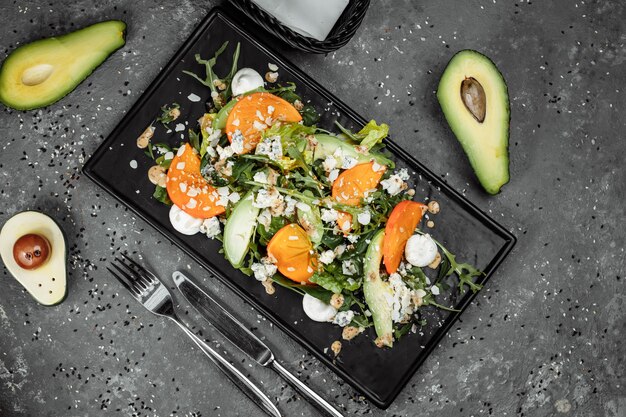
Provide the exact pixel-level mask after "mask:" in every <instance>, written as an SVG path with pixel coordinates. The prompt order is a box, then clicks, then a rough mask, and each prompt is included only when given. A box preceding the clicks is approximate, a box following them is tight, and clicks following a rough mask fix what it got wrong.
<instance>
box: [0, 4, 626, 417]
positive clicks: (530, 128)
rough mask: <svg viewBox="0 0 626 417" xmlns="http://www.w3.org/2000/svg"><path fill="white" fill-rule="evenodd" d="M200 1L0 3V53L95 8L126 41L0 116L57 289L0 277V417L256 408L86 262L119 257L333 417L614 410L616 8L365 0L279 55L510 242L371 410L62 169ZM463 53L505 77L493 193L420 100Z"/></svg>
mask: <svg viewBox="0 0 626 417" xmlns="http://www.w3.org/2000/svg"><path fill="white" fill-rule="evenodd" d="M213 3H214V2H209V1H204V2H192V1H189V0H181V1H177V2H166V1H157V2H153V1H147V0H135V1H132V2H130V1H127V2H125V1H115V0H103V1H100V2H89V1H84V0H78V1H76V0H74V1H55V2H42V1H29V2H19V1H9V0H2V7H1V9H2V13H1V14H0V24H1V25H2V28H3V29H2V37H1V38H0V59H3V58H4V57H5V56H6V54H7V53H8V52H9V51H10V50H11V49H13V48H14V47H15V46H16V45H18V44H22V43H25V42H27V41H30V40H34V39H37V38H40V37H43V36H51V35H53V34H58V33H64V32H67V31H70V30H72V29H75V28H78V27H81V26H83V25H86V24H88V23H91V22H95V21H99V20H104V19H108V18H122V19H124V20H125V21H127V22H128V25H129V32H128V41H127V44H126V46H125V47H124V48H123V49H122V50H120V51H118V52H117V53H115V54H114V55H113V56H112V57H111V58H110V59H109V60H107V61H106V62H105V63H104V64H103V65H102V67H101V68H100V69H98V70H97V71H96V72H95V73H94V74H93V75H92V76H91V77H90V78H89V79H88V80H87V81H86V82H84V83H83V84H82V85H80V86H79V87H78V88H77V89H76V90H75V91H74V92H73V93H71V94H70V95H69V96H68V97H66V98H64V99H63V100H62V101H60V102H58V103H56V104H54V105H52V106H50V107H48V108H45V109H43V110H38V111H29V112H17V111H12V110H8V109H6V108H2V109H1V110H0V148H1V150H0V222H2V223H4V221H6V219H7V218H8V217H9V216H10V215H12V214H13V213H15V212H16V211H20V210H24V209H40V210H44V211H46V212H47V213H49V214H50V215H52V216H53V217H55V218H56V219H58V220H59V221H60V222H61V224H62V226H63V228H64V229H65V231H66V233H67V236H68V239H69V246H70V257H69V268H70V277H69V295H68V297H67V299H66V300H65V301H64V302H63V303H62V304H61V305H59V306H56V307H52V308H45V307H41V306H39V305H37V304H36V303H35V302H34V301H33V300H32V299H31V298H30V297H29V296H28V295H27V294H25V293H24V291H23V290H22V289H21V287H20V286H19V284H18V283H17V282H15V281H14V280H13V279H11V278H10V277H9V276H8V274H7V272H6V269H4V268H3V272H2V275H1V276H0V285H1V286H2V290H1V291H0V415H2V416H86V415H101V414H103V411H102V410H106V411H107V412H108V413H109V414H113V415H143V416H152V415H156V416H168V415H183V416H199V415H202V416H235V415H258V414H259V412H258V410H257V409H256V408H255V407H254V406H253V405H252V404H251V403H250V402H249V401H248V400H247V399H246V398H245V397H244V396H243V395H242V394H240V393H239V392H238V391H237V390H236V389H235V388H234V387H233V385H232V384H231V383H230V382H229V381H228V380H226V379H225V378H224V377H223V376H222V375H221V373H220V372H219V371H218V370H217V369H216V368H215V367H214V366H213V365H212V364H210V363H209V362H208V361H207V360H205V358H204V357H203V356H202V355H201V354H200V353H199V352H198V351H197V350H195V349H193V348H192V347H191V344H190V343H189V341H188V340H187V339H185V338H183V337H180V335H179V334H178V333H174V332H176V331H177V330H172V329H173V328H172V326H171V324H169V323H165V322H164V321H163V320H160V319H158V318H156V317H153V316H151V315H149V314H148V313H147V312H145V311H144V310H143V309H142V307H140V306H139V305H138V304H136V302H135V301H134V300H132V299H131V298H130V297H129V296H128V295H127V294H125V293H121V292H120V293H118V291H119V289H120V288H119V286H118V285H117V283H114V282H112V279H111V277H109V276H108V274H107V273H106V271H105V270H104V266H105V264H106V263H107V262H108V261H109V260H110V259H111V257H112V255H113V254H114V253H115V252H116V251H117V250H119V249H127V248H131V247H132V248H135V249H137V250H140V251H142V252H145V253H146V258H147V259H148V260H149V261H152V262H153V263H155V262H158V265H159V266H160V267H161V268H162V269H163V270H164V271H172V270H174V269H177V268H184V269H188V270H189V271H191V273H193V274H195V276H198V277H204V278H205V279H204V284H205V285H206V286H207V287H208V288H210V289H211V290H212V291H214V292H216V293H217V294H219V296H220V297H221V298H222V299H223V300H224V301H225V302H226V303H227V304H228V305H229V306H230V307H231V308H232V309H234V310H236V311H238V312H239V313H240V315H241V316H242V317H243V319H244V321H245V322H246V323H247V324H248V325H249V326H250V327H253V328H254V330H255V331H256V332H257V333H258V334H259V335H262V336H263V337H264V338H265V340H266V341H267V343H268V344H269V345H270V346H271V347H273V348H274V349H275V350H276V352H277V353H278V356H279V357H281V358H283V361H284V363H285V364H286V366H287V367H288V368H290V369H292V370H297V371H298V373H299V374H300V376H301V377H302V378H304V379H305V380H306V381H307V382H308V383H309V384H310V385H312V386H313V387H315V388H316V389H318V390H320V391H323V392H325V395H326V397H327V398H329V399H330V400H331V401H332V402H333V403H335V404H338V405H340V406H341V407H344V408H345V410H346V414H347V415H361V414H373V415H389V416H392V415H397V416H414V415H423V416H430V415H432V416H482V415H494V416H505V415H508V416H513V415H524V416H554V415H563V416H568V415H571V416H607V417H618V416H622V417H623V416H626V361H625V360H624V358H625V357H626V347H625V346H626V344H625V343H624V338H625V337H626V290H625V281H626V261H625V253H624V246H625V244H626V242H625V240H626V232H625V227H624V220H625V219H626V213H625V206H626V204H625V202H624V201H625V199H626V171H625V170H624V162H623V161H624V154H626V140H625V139H624V131H625V125H624V120H625V119H624V111H626V98H625V93H624V91H623V89H624V85H625V84H626V45H625V43H626V35H624V33H625V32H626V24H625V23H624V22H626V5H624V4H621V3H620V2H617V1H613V2H609V1H603V2H583V1H555V2H548V1H545V2H541V1H537V2H530V1H515V2H514V1H496V0H477V1H460V0H459V1H454V2H453V1H446V2H444V1H436V0H425V1H412V0H405V1H398V0H393V1H392V0H387V1H374V2H372V5H371V9H370V12H369V13H368V15H367V17H366V18H365V21H364V24H363V26H362V27H361V29H360V30H359V31H358V32H357V34H356V36H355V38H354V39H353V40H352V42H350V44H348V45H347V46H346V47H344V48H343V49H341V50H339V51H338V52H336V53H332V54H329V55H327V56H312V55H305V54H301V53H296V52H286V54H287V55H288V56H289V57H290V58H291V59H292V60H293V61H294V62H295V63H296V64H297V65H299V66H300V67H301V68H302V69H303V70H304V71H305V72H306V73H308V74H310V75H312V76H313V77H314V78H315V79H316V80H318V81H319V82H320V83H321V84H322V85H324V86H326V87H327V88H329V89H330V90H331V91H334V92H335V93H336V94H337V96H339V97H340V98H342V99H343V100H344V101H346V102H347V103H348V104H349V105H351V106H352V107H353V108H354V109H355V110H356V111H357V112H359V113H361V114H363V115H366V116H368V117H373V118H376V119H377V120H383V121H386V122H388V123H389V124H390V125H391V126H392V133H393V135H394V138H395V140H396V141H397V142H399V143H401V144H402V145H403V146H405V147H406V149H408V150H409V151H410V152H412V153H414V154H415V155H418V157H419V159H421V160H422V161H425V162H426V163H427V165H428V166H429V167H430V168H431V169H432V170H433V171H434V172H436V173H439V174H441V176H442V177H443V178H444V179H445V180H446V181H447V182H448V183H450V184H451V185H452V186H453V187H455V188H457V189H459V190H462V191H463V193H464V194H465V195H466V196H467V197H468V198H469V199H470V200H472V201H473V202H475V203H476V204H477V205H478V206H480V207H481V208H483V209H484V210H486V211H487V212H488V213H490V214H491V215H492V216H493V217H494V218H496V219H497V220H498V221H500V222H501V223H502V224H504V225H505V226H507V227H508V228H509V229H510V230H511V231H512V232H513V233H514V234H515V235H516V236H517V237H518V238H519V242H518V244H517V246H516V248H515V249H514V251H513V253H512V255H511V256H510V257H509V258H508V259H507V261H506V262H505V263H504V265H503V266H502V267H501V268H500V269H499V270H498V272H497V274H496V275H495V277H494V278H493V279H492V280H491V281H490V282H489V283H488V285H487V286H486V288H485V289H484V290H483V291H482V293H481V294H480V295H479V296H478V297H477V298H476V300H475V302H474V303H473V305H472V306H471V307H470V308H469V309H468V310H467V311H466V312H465V314H464V315H463V317H462V320H461V321H460V322H458V323H457V325H455V326H454V328H453V329H452V331H450V333H449V334H448V335H447V337H445V338H444V339H443V341H442V343H441V345H440V346H439V348H438V349H437V350H436V351H435V352H434V353H433V355H432V356H431V357H430V358H429V359H428V360H427V361H426V363H425V364H424V366H423V367H422V368H421V369H420V370H419V371H418V372H417V373H416V375H415V376H414V377H413V379H412V380H411V381H410V383H409V385H408V386H407V388H406V389H405V390H404V391H403V392H402V393H401V394H400V396H399V397H398V398H397V400H396V401H395V403H394V404H393V405H392V406H391V407H390V408H389V409H388V410H387V411H386V412H383V411H380V410H377V409H375V408H372V407H370V405H369V404H368V403H367V402H365V401H364V400H363V399H362V398H360V397H359V395H358V394H357V393H356V392H354V391H353V390H352V389H351V388H349V387H348V386H347V385H346V384H344V383H342V382H341V381H340V380H339V379H338V378H337V377H335V376H334V375H333V374H331V373H330V372H329V371H328V370H327V369H326V368H325V367H323V366H322V365H320V364H319V363H318V362H317V361H316V360H314V359H312V358H310V357H309V356H308V355H307V354H306V353H305V351H304V349H303V348H301V347H300V346H299V345H297V344H296V343H295V342H294V341H292V340H290V339H289V338H288V337H287V336H286V335H285V334H283V333H282V332H281V331H279V330H278V329H275V328H274V327H272V326H271V325H270V324H269V322H268V321H266V320H265V319H263V318H262V317H261V316H260V315H259V314H258V313H257V312H256V311H254V310H253V309H252V308H251V307H250V306H248V305H245V304H244V303H242V301H241V300H240V299H238V298H236V297H235V296H234V295H233V294H232V293H231V292H230V291H229V290H227V289H226V288H225V287H224V286H223V285H221V284H220V283H219V282H217V281H216V280H215V279H211V278H210V277H208V276H207V274H206V273H204V272H203V271H202V270H200V268H199V267H198V266H197V265H196V264H194V262H192V261H191V259H189V258H188V257H187V256H185V255H183V253H182V252H181V251H180V250H178V249H177V248H176V247H174V246H173V245H171V244H169V243H167V242H164V241H163V240H162V238H161V237H160V236H159V235H158V234H157V232H155V231H154V230H152V229H151V228H150V227H149V226H147V225H146V224H145V223H144V222H143V221H140V220H137V219H136V218H135V217H134V216H133V215H132V214H130V213H129V212H128V211H127V210H126V209H124V208H123V207H122V206H120V205H119V204H118V203H116V202H115V201H114V200H113V199H112V198H110V197H108V196H106V195H105V194H104V192H102V191H101V190H100V189H98V187H97V186H96V185H94V184H93V183H92V182H90V181H89V180H88V179H86V178H85V177H84V176H83V175H82V174H81V167H82V166H83V164H84V162H85V160H86V159H87V158H88V157H89V155H91V153H93V151H94V150H95V149H96V148H97V147H98V145H99V144H100V143H101V141H102V140H103V138H104V137H105V136H106V135H107V134H108V133H109V132H110V131H111V130H112V129H113V127H114V126H115V125H116V123H118V121H119V120H120V119H121V117H122V116H123V114H124V113H125V112H126V111H127V110H128V109H129V108H130V106H131V105H132V104H133V103H134V102H135V100H137V98H138V97H139V95H140V94H141V92H142V91H143V90H144V89H145V88H146V87H147V85H148V84H149V83H150V81H151V80H152V79H153V78H154V77H155V76H156V74H157V73H158V72H159V70H160V67H161V66H163V65H164V64H165V63H166V62H167V60H168V59H169V57H170V56H171V55H172V54H173V53H174V52H175V51H176V50H177V48H178V47H179V46H180V45H181V44H182V43H183V41H184V40H185V39H186V37H187V36H188V35H189V34H190V33H191V31H192V30H193V28H194V27H195V25H196V24H197V23H198V22H199V21H200V20H201V19H202V18H203V17H204V15H205V14H206V13H207V11H208V10H209V9H210V8H211V7H212V6H213ZM464 48H473V49H478V50H480V51H482V52H484V53H485V54H486V55H488V56H490V57H491V58H492V59H493V60H494V61H495V62H496V63H497V65H498V66H499V68H500V69H501V71H502V72H503V74H504V76H505V78H506V79H507V81H508V86H509V94H510V99H511V109H512V124H511V146H510V150H511V178H512V179H511V182H510V184H508V185H507V186H506V187H505V189H504V192H503V193H502V194H501V195H499V196H497V197H487V196H486V195H485V194H484V193H483V192H482V191H481V190H480V188H479V187H478V186H477V184H476V182H475V180H474V179H473V176H472V172H471V170H470V168H469V165H468V164H467V163H466V162H465V159H464V155H463V153H462V151H461V149H460V147H459V146H458V145H457V144H456V142H455V139H454V138H453V136H452V134H451V132H450V131H449V129H448V127H447V126H446V123H445V121H444V120H443V118H442V115H441V113H440V110H439V107H438V104H437V102H436V98H435V95H434V90H435V87H436V83H437V81H438V78H439V75H440V74H441V72H442V71H443V68H444V67H445V64H446V63H447V61H448V59H449V58H450V57H451V56H452V55H453V53H454V52H455V51H457V50H459V49H464ZM208 336H209V337H210V338H212V339H214V340H215V341H216V343H217V344H218V346H220V350H224V349H223V346H222V345H221V344H220V342H221V341H222V339H221V338H220V337H219V336H218V335H208ZM224 346H225V345H224ZM229 350H231V349H230V348H229ZM229 357H230V358H231V359H232V360H233V361H234V362H237V363H239V365H240V367H242V368H245V369H246V370H247V371H248V372H249V374H250V375H251V376H252V378H253V379H254V380H256V381H259V382H261V383H262V384H263V387H264V389H265V390H266V392H267V393H268V394H269V395H270V396H271V397H272V398H273V399H275V400H276V401H277V402H278V404H279V407H280V408H281V410H283V411H284V413H285V415H289V416H291V415H302V416H309V415H312V414H314V413H315V411H314V409H313V408H311V407H310V406H309V405H308V404H307V403H306V402H304V401H302V400H300V399H299V398H298V397H297V396H295V395H294V392H293V391H292V390H291V388H289V387H287V386H286V384H285V383H284V382H283V381H281V380H279V379H278V378H277V377H275V376H274V374H272V373H271V372H270V371H268V370H266V369H262V368H259V367H257V366H253V365H252V364H251V363H250V362H249V361H248V360H247V359H245V358H244V357H243V356H242V355H241V354H240V353H239V352H235V351H232V350H231V354H230V355H229Z"/></svg>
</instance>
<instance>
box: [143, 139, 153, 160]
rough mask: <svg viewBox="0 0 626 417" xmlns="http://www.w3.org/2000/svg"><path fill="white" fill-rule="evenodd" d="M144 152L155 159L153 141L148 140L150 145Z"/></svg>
mask: <svg viewBox="0 0 626 417" xmlns="http://www.w3.org/2000/svg"><path fill="white" fill-rule="evenodd" d="M144 153H145V154H146V156H148V157H149V158H150V159H152V160H154V151H153V149H152V143H150V142H148V146H147V149H146V150H145V151H144Z"/></svg>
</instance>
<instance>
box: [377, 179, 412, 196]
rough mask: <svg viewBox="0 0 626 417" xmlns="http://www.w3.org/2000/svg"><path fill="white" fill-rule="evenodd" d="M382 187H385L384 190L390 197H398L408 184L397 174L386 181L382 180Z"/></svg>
mask: <svg viewBox="0 0 626 417" xmlns="http://www.w3.org/2000/svg"><path fill="white" fill-rule="evenodd" d="M380 185H381V186H382V187H383V190H385V191H387V192H388V193H389V195H396V194H398V193H399V192H400V191H402V190H403V189H404V188H406V184H405V183H404V181H402V178H400V176H399V175H397V174H393V175H392V176H390V177H389V178H387V179H386V180H382V181H381V182H380Z"/></svg>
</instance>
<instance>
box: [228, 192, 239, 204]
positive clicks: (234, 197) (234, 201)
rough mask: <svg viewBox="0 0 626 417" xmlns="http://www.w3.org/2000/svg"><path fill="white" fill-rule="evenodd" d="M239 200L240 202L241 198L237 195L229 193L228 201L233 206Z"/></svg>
mask: <svg viewBox="0 0 626 417" xmlns="http://www.w3.org/2000/svg"><path fill="white" fill-rule="evenodd" d="M239 200H241V196H240V195H239V193H236V192H235V193H230V195H229V196H228V201H230V202H231V203H233V204H235V203H237V202H238V201H239Z"/></svg>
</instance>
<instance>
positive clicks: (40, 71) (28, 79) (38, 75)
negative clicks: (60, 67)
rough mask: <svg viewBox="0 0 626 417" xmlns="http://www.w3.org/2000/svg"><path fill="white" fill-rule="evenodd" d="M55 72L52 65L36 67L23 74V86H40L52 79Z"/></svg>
mask: <svg viewBox="0 0 626 417" xmlns="http://www.w3.org/2000/svg"><path fill="white" fill-rule="evenodd" d="M53 72H54V67H53V66H52V65H50V64H39V65H34V66H32V67H30V68H27V69H26V70H25V71H24V72H23V73H22V84H24V85H27V86H30V87H32V86H35V85H39V84H41V83H43V82H44V81H46V80H47V79H48V78H50V76H51V75H52V73H53Z"/></svg>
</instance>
